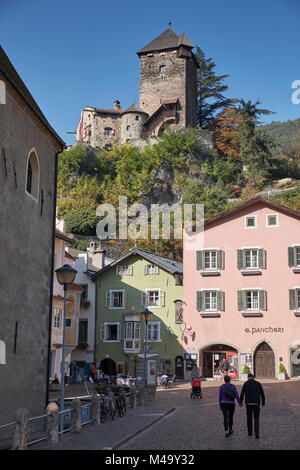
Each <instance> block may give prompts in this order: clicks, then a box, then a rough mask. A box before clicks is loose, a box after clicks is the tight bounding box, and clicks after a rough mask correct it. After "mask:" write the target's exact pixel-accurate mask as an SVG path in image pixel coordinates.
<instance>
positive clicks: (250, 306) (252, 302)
mask: <svg viewBox="0 0 300 470" xmlns="http://www.w3.org/2000/svg"><path fill="white" fill-rule="evenodd" d="M246 309H247V310H258V309H259V299H258V291H252V290H251V291H247V292H246Z"/></svg>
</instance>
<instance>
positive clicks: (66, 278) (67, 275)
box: [55, 264, 77, 432]
mask: <svg viewBox="0 0 300 470" xmlns="http://www.w3.org/2000/svg"><path fill="white" fill-rule="evenodd" d="M55 272H56V278H57V281H58V282H59V284H61V285H62V286H64V318H63V342H62V357H61V369H60V370H61V393H60V407H59V408H60V410H59V411H61V412H62V411H64V401H65V342H66V307H67V290H68V285H69V284H72V283H73V281H74V279H75V276H76V273H77V271H76V269H74V268H72V267H71V266H69V265H68V264H64V266H62V267H61V268H58V269H56V271H55ZM63 426H64V417H63V413H61V414H60V432H63Z"/></svg>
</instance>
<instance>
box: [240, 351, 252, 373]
mask: <svg viewBox="0 0 300 470" xmlns="http://www.w3.org/2000/svg"><path fill="white" fill-rule="evenodd" d="M240 359H241V363H240V367H241V370H243V368H244V365H245V364H247V366H248V367H249V369H250V370H251V368H252V355H251V354H250V353H241V354H240Z"/></svg>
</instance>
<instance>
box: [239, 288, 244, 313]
mask: <svg viewBox="0 0 300 470" xmlns="http://www.w3.org/2000/svg"><path fill="white" fill-rule="evenodd" d="M238 310H245V292H244V291H243V290H239V291H238Z"/></svg>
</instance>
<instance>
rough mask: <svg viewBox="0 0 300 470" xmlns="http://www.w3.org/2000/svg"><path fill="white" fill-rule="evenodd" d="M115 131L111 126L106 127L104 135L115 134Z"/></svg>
mask: <svg viewBox="0 0 300 470" xmlns="http://www.w3.org/2000/svg"><path fill="white" fill-rule="evenodd" d="M114 133H115V131H114V130H113V129H112V128H111V127H106V128H105V129H104V135H114Z"/></svg>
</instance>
